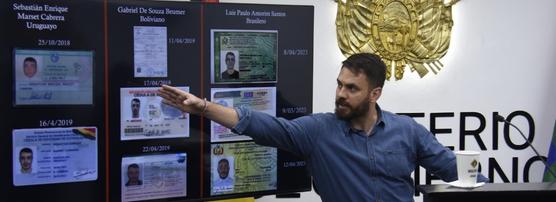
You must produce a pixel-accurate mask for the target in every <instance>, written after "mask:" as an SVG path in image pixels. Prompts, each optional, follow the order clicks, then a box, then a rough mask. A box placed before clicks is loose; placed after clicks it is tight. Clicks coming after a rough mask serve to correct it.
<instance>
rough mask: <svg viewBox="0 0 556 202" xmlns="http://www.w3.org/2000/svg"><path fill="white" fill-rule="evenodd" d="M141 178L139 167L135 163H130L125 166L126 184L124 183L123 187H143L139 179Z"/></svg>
mask: <svg viewBox="0 0 556 202" xmlns="http://www.w3.org/2000/svg"><path fill="white" fill-rule="evenodd" d="M140 176H141V170H140V168H139V165H137V164H136V163H132V164H129V166H127V182H126V183H125V186H126V187H128V186H139V185H143V181H142V180H141V178H140Z"/></svg>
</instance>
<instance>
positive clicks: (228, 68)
mask: <svg viewBox="0 0 556 202" xmlns="http://www.w3.org/2000/svg"><path fill="white" fill-rule="evenodd" d="M224 53H225V55H224V56H223V57H222V61H221V62H220V64H221V65H220V66H221V71H222V79H226V80H227V79H239V71H237V70H236V66H238V65H237V64H239V61H238V59H237V56H238V53H237V51H223V52H222V54H224Z"/></svg>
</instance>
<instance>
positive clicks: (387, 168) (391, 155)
mask: <svg viewBox="0 0 556 202" xmlns="http://www.w3.org/2000/svg"><path fill="white" fill-rule="evenodd" d="M379 154H380V155H381V156H380V158H379V159H380V160H381V162H379V163H380V164H382V166H380V167H382V169H383V170H382V171H383V172H384V174H385V175H387V176H392V177H403V178H405V177H408V176H409V175H411V172H413V170H414V169H415V168H414V167H415V158H414V157H413V155H412V154H411V152H410V151H408V150H405V149H385V150H381V151H379Z"/></svg>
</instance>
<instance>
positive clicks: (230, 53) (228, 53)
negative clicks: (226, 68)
mask: <svg viewBox="0 0 556 202" xmlns="http://www.w3.org/2000/svg"><path fill="white" fill-rule="evenodd" d="M228 55H231V56H234V58H235V57H236V54H234V52H231V51H230V52H227V53H226V57H227V56H228Z"/></svg>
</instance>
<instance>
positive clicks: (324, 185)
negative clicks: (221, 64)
mask: <svg viewBox="0 0 556 202" xmlns="http://www.w3.org/2000/svg"><path fill="white" fill-rule="evenodd" d="M385 78H386V65H384V63H383V62H382V60H381V59H380V58H379V57H378V56H376V55H373V54H369V53H360V54H354V55H352V56H350V57H349V58H348V59H347V60H345V61H344V62H343V63H342V68H341V70H340V74H339V76H338V78H337V82H338V86H337V88H336V109H335V110H334V113H319V114H313V115H309V116H303V117H299V118H297V119H294V120H286V119H283V118H276V117H272V116H270V115H267V114H264V113H260V112H256V111H253V110H250V109H248V108H245V107H239V108H235V109H233V108H226V107H223V106H221V105H217V104H214V103H211V102H208V101H206V100H203V99H199V98H197V97H195V96H194V95H192V94H189V93H187V92H184V91H181V90H179V89H177V88H174V87H170V86H163V87H162V89H161V90H160V91H159V92H160V94H161V96H162V97H163V98H164V102H166V103H168V104H170V105H173V106H175V107H177V108H179V109H181V110H182V111H184V112H189V113H193V114H204V115H205V117H207V118H209V119H211V120H213V121H215V122H217V123H220V124H221V125H223V126H226V127H228V128H232V129H233V130H234V132H236V133H238V134H242V135H248V136H251V137H252V138H253V139H254V140H255V142H256V143H258V144H261V145H266V146H274V147H278V148H281V149H285V150H288V151H290V152H293V153H295V154H297V155H299V156H301V157H303V158H304V159H305V160H306V161H307V165H308V168H309V170H310V173H311V175H312V176H313V180H314V185H315V189H316V190H318V193H319V195H320V196H321V198H322V200H323V201H331V202H337V201H413V190H414V187H413V179H412V178H411V172H413V170H414V169H415V167H416V165H420V166H423V167H425V168H426V169H427V170H429V171H431V172H432V173H434V174H435V175H436V176H438V177H440V178H441V179H442V180H444V181H447V182H450V181H454V180H457V169H456V158H455V155H454V154H453V152H452V151H450V150H448V149H446V148H445V147H444V146H442V145H441V144H440V143H439V142H438V141H437V140H436V138H435V137H434V136H433V135H432V134H431V133H430V132H429V131H428V130H427V129H426V128H424V127H423V126H422V125H420V124H418V123H417V122H415V121H414V120H413V119H411V118H409V117H407V116H399V115H396V114H393V113H391V112H388V111H384V110H382V109H381V108H380V107H379V106H378V104H377V100H378V99H379V98H380V95H381V94H382V87H383V85H384V80H385ZM479 181H487V179H486V178H485V177H484V176H482V175H480V176H479Z"/></svg>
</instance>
